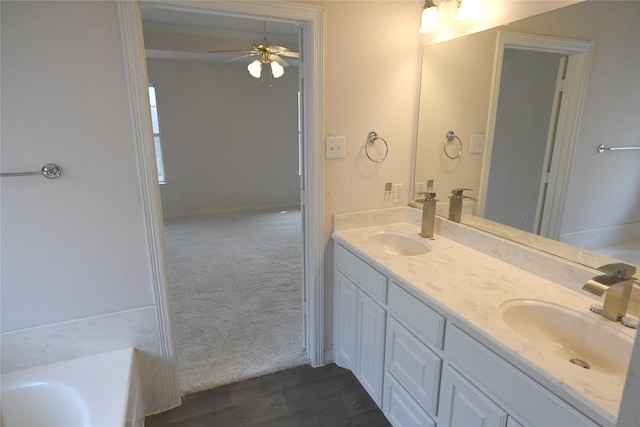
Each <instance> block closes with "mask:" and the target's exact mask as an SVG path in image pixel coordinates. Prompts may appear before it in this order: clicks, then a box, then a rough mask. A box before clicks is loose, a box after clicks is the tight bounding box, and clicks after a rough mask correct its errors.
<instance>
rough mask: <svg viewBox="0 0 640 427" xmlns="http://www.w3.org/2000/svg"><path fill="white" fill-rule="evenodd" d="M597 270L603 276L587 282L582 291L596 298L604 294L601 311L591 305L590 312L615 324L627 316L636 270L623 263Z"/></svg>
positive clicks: (607, 265)
mask: <svg viewBox="0 0 640 427" xmlns="http://www.w3.org/2000/svg"><path fill="white" fill-rule="evenodd" d="M598 270H600V271H603V272H604V273H605V274H602V275H600V276H596V277H594V278H592V279H589V280H587V283H585V284H584V286H583V287H582V289H584V290H585V291H589V292H591V293H592V294H594V295H597V296H602V294H604V293H605V292H606V293H607V294H606V295H605V297H604V304H603V305H602V309H601V308H600V307H599V306H597V305H592V306H591V311H593V312H594V313H598V314H602V315H603V316H604V317H605V318H607V319H609V320H613V321H614V322H617V321H618V320H620V319H622V318H623V317H624V316H625V315H626V314H627V307H628V306H629V299H630V297H631V290H632V289H633V279H634V278H633V275H634V273H635V272H636V268H635V267H634V266H632V265H627V264H624V263H614V264H606V265H603V266H602V267H598Z"/></svg>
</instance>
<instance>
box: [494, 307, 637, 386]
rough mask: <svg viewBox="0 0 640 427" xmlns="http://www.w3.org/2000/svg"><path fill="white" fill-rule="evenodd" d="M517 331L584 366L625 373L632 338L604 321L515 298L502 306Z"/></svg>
mask: <svg viewBox="0 0 640 427" xmlns="http://www.w3.org/2000/svg"><path fill="white" fill-rule="evenodd" d="M499 311H500V315H501V316H502V320H503V321H504V322H505V323H506V324H507V325H509V326H510V327H511V328H512V329H513V330H514V331H515V332H517V333H518V334H520V335H522V336H524V337H525V338H527V339H529V340H531V341H533V342H534V343H536V344H538V345H539V346H540V347H541V349H542V350H543V351H545V352H549V353H552V354H554V355H556V356H558V357H560V358H562V359H564V360H566V361H567V362H570V363H572V364H574V365H576V366H579V367H581V368H585V369H590V370H592V371H597V372H601V373H604V374H607V375H615V376H625V375H626V373H627V369H628V367H629V360H630V359H631V350H632V347H633V340H632V338H631V337H630V336H628V335H625V334H624V333H622V332H620V331H618V330H617V329H615V328H614V327H612V326H611V325H608V324H606V323H605V321H603V320H601V319H598V318H594V317H593V316H590V315H589V314H587V313H580V312H577V311H574V310H571V309H569V308H566V307H563V306H560V305H557V304H554V303H551V302H546V301H540V300H534V299H514V300H510V301H506V302H505V303H503V304H502V305H501V306H500V308H499Z"/></svg>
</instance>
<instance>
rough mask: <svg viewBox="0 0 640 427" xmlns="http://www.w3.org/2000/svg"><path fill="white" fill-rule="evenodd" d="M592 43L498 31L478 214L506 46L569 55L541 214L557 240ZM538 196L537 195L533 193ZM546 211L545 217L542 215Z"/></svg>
mask: <svg viewBox="0 0 640 427" xmlns="http://www.w3.org/2000/svg"><path fill="white" fill-rule="evenodd" d="M592 46H593V42H590V41H582V40H570V39H562V38H556V37H548V36H540V35H537V34H524V33H512V32H504V31H500V32H498V38H497V41H496V52H495V59H494V66H493V82H492V86H491V99H490V104H489V115H488V118H487V138H486V146H485V153H484V157H483V161H482V174H481V179H480V181H481V184H480V190H479V193H478V200H479V202H478V214H479V215H480V216H482V215H484V211H485V202H486V200H485V196H486V194H487V186H488V184H489V169H490V166H491V154H492V149H493V138H494V136H495V123H496V115H497V111H498V97H499V92H500V78H501V73H502V59H503V53H504V49H505V48H513V49H524V50H534V51H539V52H551V53H560V54H564V55H567V56H568V58H569V59H568V63H567V72H566V76H565V84H564V90H563V99H562V105H561V107H560V111H559V113H558V128H557V130H556V140H555V144H556V146H557V148H556V150H554V158H553V159H552V162H551V168H550V173H549V187H553V188H552V194H553V196H552V197H551V200H549V201H548V203H545V213H544V214H543V221H544V222H545V226H544V228H545V229H546V230H547V233H546V237H549V238H551V239H557V238H558V236H559V235H560V230H561V227H562V219H563V216H564V208H565V201H566V193H567V190H568V187H569V176H570V173H571V165H572V163H573V157H574V152H575V145H576V142H577V140H578V129H579V127H580V120H581V116H582V107H583V105H584V99H585V96H586V92H587V81H588V75H589V65H590V63H591V55H592V50H593V49H592ZM536 197H537V195H536ZM545 214H548V215H546V218H545Z"/></svg>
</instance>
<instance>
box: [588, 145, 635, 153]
mask: <svg viewBox="0 0 640 427" xmlns="http://www.w3.org/2000/svg"><path fill="white" fill-rule="evenodd" d="M623 150H640V147H605V145H604V144H600V145H598V153H600V154H602V153H604V152H605V151H623Z"/></svg>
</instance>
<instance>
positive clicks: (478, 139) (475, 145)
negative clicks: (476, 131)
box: [469, 135, 484, 154]
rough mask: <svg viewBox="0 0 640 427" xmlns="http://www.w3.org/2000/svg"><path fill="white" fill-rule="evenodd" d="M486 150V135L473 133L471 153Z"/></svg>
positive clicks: (470, 144)
mask: <svg viewBox="0 0 640 427" xmlns="http://www.w3.org/2000/svg"><path fill="white" fill-rule="evenodd" d="M483 151H484V135H471V142H470V143H469V154H481V153H482V152H483Z"/></svg>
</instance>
